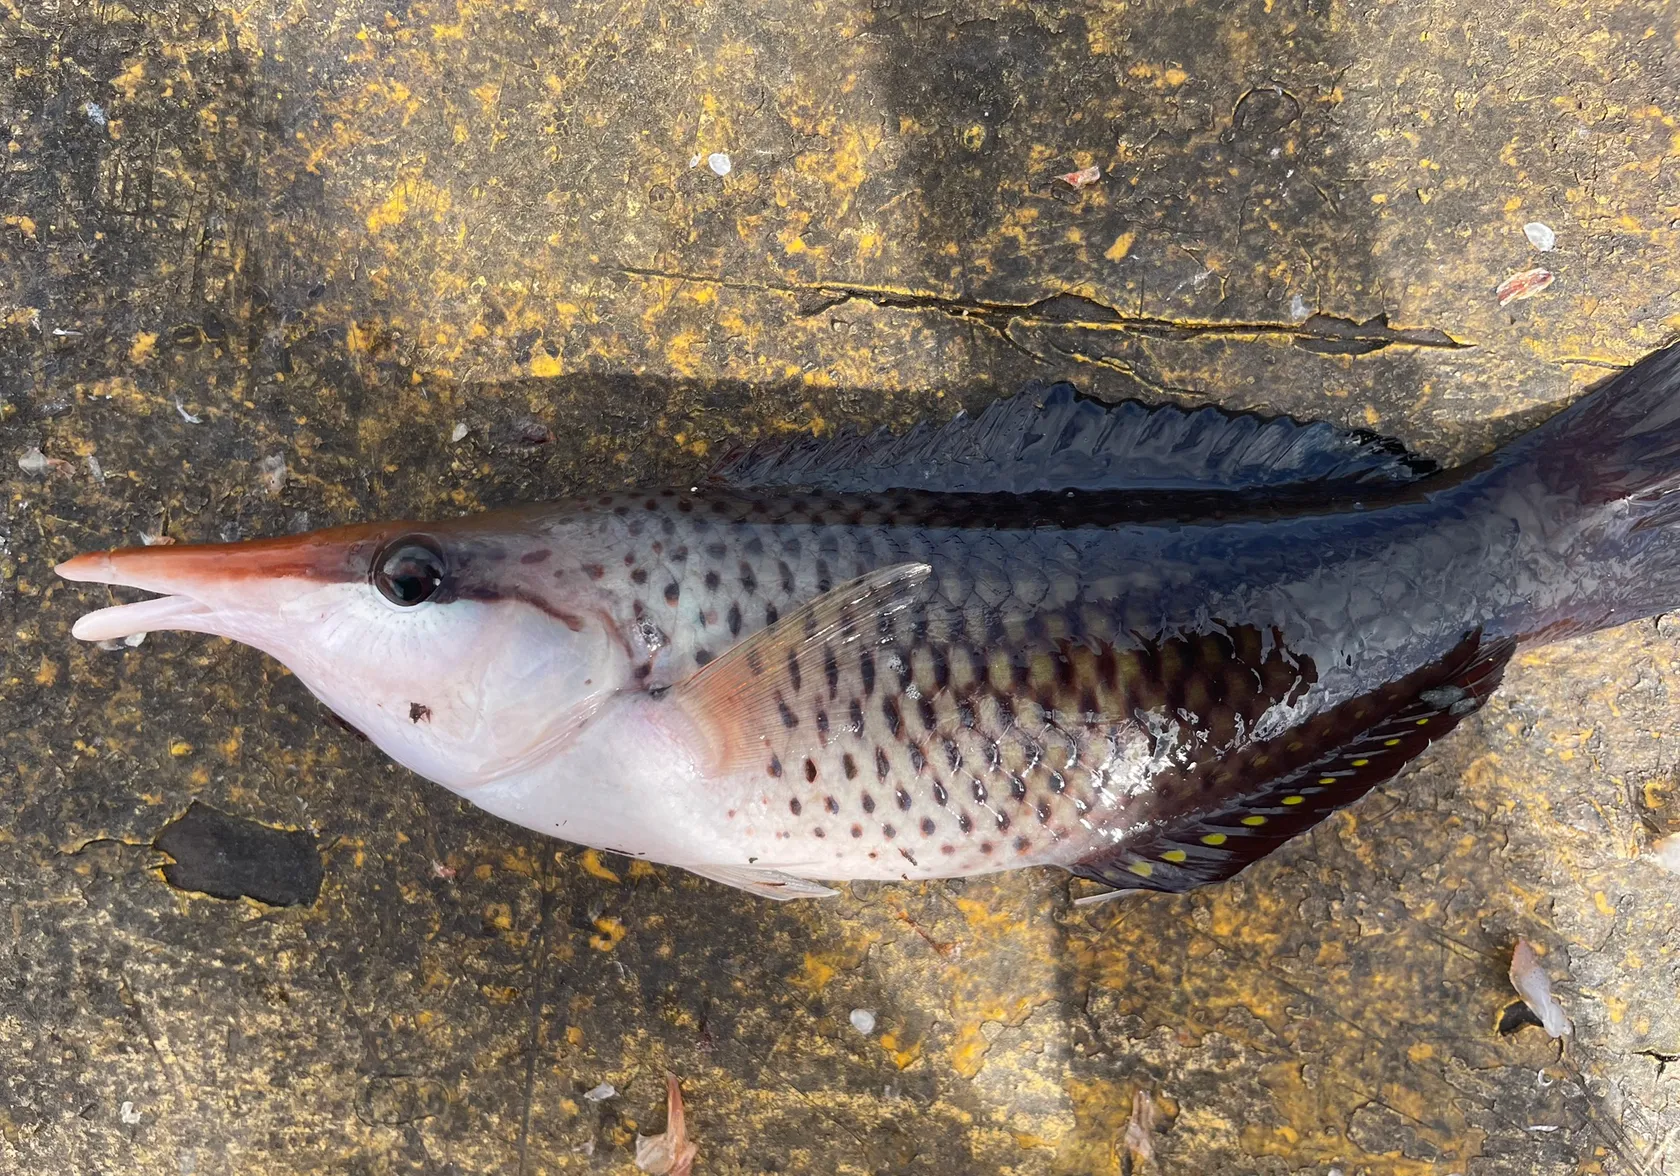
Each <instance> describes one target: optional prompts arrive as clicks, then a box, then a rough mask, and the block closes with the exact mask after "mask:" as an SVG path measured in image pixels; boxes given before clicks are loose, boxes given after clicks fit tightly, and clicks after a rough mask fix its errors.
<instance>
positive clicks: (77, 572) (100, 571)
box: [53, 551, 111, 584]
mask: <svg viewBox="0 0 1680 1176" xmlns="http://www.w3.org/2000/svg"><path fill="white" fill-rule="evenodd" d="M53 571H55V572H57V573H58V574H59V575H60V576H62V577H64V579H66V580H76V581H80V582H84V583H88V582H91V583H95V584H99V583H105V582H107V581H109V580H110V578H111V553H110V552H109V551H89V552H86V553H84V554H82V555H78V556H74V557H72V558H70V559H67V560H65V561H64V562H63V563H61V564H59V565H57V566H56V567H54V568H53Z"/></svg>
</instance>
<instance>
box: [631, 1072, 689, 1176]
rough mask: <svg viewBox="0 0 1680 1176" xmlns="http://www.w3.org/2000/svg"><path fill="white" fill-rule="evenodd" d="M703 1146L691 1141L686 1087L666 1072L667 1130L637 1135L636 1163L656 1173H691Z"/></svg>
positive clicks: (664, 1175)
mask: <svg viewBox="0 0 1680 1176" xmlns="http://www.w3.org/2000/svg"><path fill="white" fill-rule="evenodd" d="M699 1154H700V1149H699V1148H698V1147H696V1146H695V1145H694V1144H693V1143H691V1142H689V1138H688V1125H687V1124H686V1123H685V1122H684V1121H683V1100H682V1088H681V1087H680V1086H678V1085H677V1080H676V1078H675V1077H673V1076H672V1075H670V1074H667V1075H665V1131H664V1134H662V1135H638V1136H636V1167H638V1168H640V1169H641V1170H642V1171H644V1172H649V1173H652V1176H689V1173H690V1172H692V1171H693V1170H694V1157H695V1156H697V1155H699Z"/></svg>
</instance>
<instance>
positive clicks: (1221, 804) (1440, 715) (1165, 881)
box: [1070, 633, 1516, 899]
mask: <svg viewBox="0 0 1680 1176" xmlns="http://www.w3.org/2000/svg"><path fill="white" fill-rule="evenodd" d="M1515 648H1516V642H1515V640H1514V639H1509V638H1507V639H1502V640H1498V641H1491V642H1490V641H1484V640H1483V639H1482V637H1481V634H1480V633H1473V634H1471V635H1470V636H1469V637H1466V638H1465V639H1464V641H1462V642H1460V643H1459V645H1458V646H1457V647H1455V648H1454V649H1453V651H1452V652H1451V653H1449V654H1448V655H1447V656H1446V657H1445V658H1443V659H1441V660H1440V661H1438V662H1435V663H1433V664H1431V665H1427V666H1423V667H1421V668H1420V669H1418V670H1416V671H1414V672H1413V673H1411V674H1408V675H1407V676H1406V677H1404V678H1402V679H1400V680H1399V681H1398V682H1395V683H1393V684H1392V685H1390V686H1385V687H1382V688H1380V689H1378V690H1375V691H1372V692H1370V693H1368V694H1363V695H1360V696H1359V697H1357V698H1353V699H1350V700H1348V701H1347V702H1344V703H1342V704H1341V705H1340V706H1337V707H1334V708H1332V709H1331V710H1330V711H1328V712H1326V713H1324V714H1321V715H1316V716H1314V717H1313V718H1311V719H1309V720H1308V721H1307V722H1306V723H1304V724H1302V725H1301V726H1298V727H1295V728H1293V729H1291V730H1289V731H1286V732H1284V733H1283V734H1282V735H1279V736H1278V737H1276V738H1275V739H1271V740H1267V741H1265V742H1264V743H1257V744H1253V745H1250V746H1249V747H1246V748H1244V749H1243V750H1242V751H1241V752H1240V753H1238V754H1237V755H1235V756H1233V757H1230V758H1229V760H1228V761H1227V763H1225V764H1222V765H1221V768H1222V769H1226V770H1230V771H1233V772H1234V773H1235V774H1236V776H1237V779H1238V783H1237V784H1236V785H1235V786H1234V787H1229V788H1223V789H1221V792H1222V793H1223V798H1222V799H1218V800H1216V801H1215V802H1214V803H1212V804H1197V805H1196V806H1195V808H1194V809H1191V810H1187V811H1182V812H1179V813H1177V814H1175V815H1173V816H1171V817H1168V818H1167V819H1166V820H1164V821H1162V822H1161V824H1160V825H1159V826H1158V827H1156V828H1155V829H1153V830H1151V831H1150V832H1148V833H1146V834H1145V835H1143V836H1142V837H1139V838H1137V839H1135V840H1132V841H1129V842H1126V843H1125V844H1123V845H1121V846H1119V847H1117V848H1115V849H1112V850H1105V851H1104V852H1102V853H1101V854H1098V855H1094V856H1092V857H1089V858H1087V859H1085V860H1084V861H1081V862H1078V863H1076V864H1075V865H1073V866H1072V867H1070V869H1071V870H1072V872H1073V873H1074V874H1076V875H1078V876H1079V877H1082V878H1087V879H1090V880H1091V881H1093V882H1101V883H1103V884H1104V885H1107V886H1112V887H1115V888H1116V889H1117V890H1164V891H1171V892H1175V893H1177V892H1182V891H1186V890H1193V889H1195V888H1196V887H1198V886H1205V885H1207V884H1209V883H1212V882H1223V881H1225V880H1226V879H1228V878H1231V877H1233V876H1235V875H1236V874H1238V873H1240V872H1241V871H1242V870H1244V869H1245V868H1247V867H1248V866H1250V865H1252V864H1253V863H1254V862H1256V861H1259V860H1260V859H1261V858H1263V857H1265V856H1266V855H1267V854H1269V853H1271V852H1272V851H1273V850H1275V849H1277V848H1278V847H1279V846H1281V845H1283V844H1284V843H1285V842H1287V841H1289V840H1291V839H1292V838H1294V837H1296V836H1298V835H1300V834H1301V833H1304V832H1306V831H1307V830H1308V829H1310V828H1312V827H1313V826H1314V825H1317V824H1318V823H1319V822H1320V821H1322V820H1324V818H1325V817H1327V816H1329V815H1330V814H1331V813H1333V812H1335V811H1336V810H1337V809H1340V808H1345V807H1346V806H1347V805H1350V804H1352V803H1353V802H1354V801H1356V800H1358V799H1359V798H1360V797H1362V796H1364V795H1365V794H1366V793H1367V792H1369V791H1370V790H1371V789H1372V788H1375V787H1376V786H1377V785H1379V784H1381V783H1383V782H1385V781H1387V780H1391V779H1393V778H1394V776H1395V775H1397V774H1398V773H1399V772H1400V770H1401V769H1402V768H1404V767H1405V766H1406V765H1407V764H1408V763H1410V762H1411V761H1412V760H1413V759H1415V758H1416V757H1417V756H1418V755H1419V754H1421V753H1422V752H1423V751H1424V749H1426V748H1427V747H1428V746H1429V745H1430V744H1431V743H1433V742H1435V740H1437V739H1439V738H1441V737H1442V736H1443V735H1445V734H1447V732H1449V731H1451V730H1452V729H1453V728H1454V727H1456V726H1457V725H1458V724H1459V723H1460V722H1461V721H1462V720H1463V719H1464V718H1465V716H1467V715H1470V714H1472V713H1474V712H1475V711H1477V710H1479V709H1480V708H1481V706H1482V704H1483V703H1484V702H1486V701H1487V699H1488V696H1489V695H1491V694H1492V693H1493V692H1494V690H1495V689H1496V688H1497V687H1498V686H1499V682H1500V679H1501V677H1502V676H1503V674H1504V672H1505V666H1506V664H1507V663H1508V662H1509V661H1510V660H1511V654H1512V653H1513V651H1514V650H1515ZM1103 897H1106V896H1104V895H1094V896H1092V898H1093V899H1100V898H1103Z"/></svg>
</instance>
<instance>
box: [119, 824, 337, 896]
mask: <svg viewBox="0 0 1680 1176" xmlns="http://www.w3.org/2000/svg"><path fill="white" fill-rule="evenodd" d="M152 846H153V848H155V849H157V850H159V851H160V852H162V853H166V854H168V855H169V856H170V858H171V859H172V860H171V861H170V862H169V863H168V864H167V865H165V866H164V867H163V880H164V881H165V882H168V883H169V884H170V885H171V886H173V887H175V888H176V889H177V890H194V891H198V892H200V893H203V894H208V895H209V896H210V897H212V898H254V899H256V900H257V901H258V902H262V903H267V904H268V905H269V906H282V907H285V906H300V905H301V906H308V905H309V904H311V903H313V902H314V901H315V899H316V897H317V896H318V895H319V894H320V893H321V878H322V874H323V871H322V866H321V853H320V850H319V849H318V848H317V845H316V839H315V835H314V834H313V833H310V832H308V831H306V830H302V829H298V830H287V829H274V828H270V827H269V826H267V825H264V824H260V823H259V822H257V821H252V820H248V819H246V818H243V817H236V816H231V815H229V814H228V813H224V812H222V811H221V810H220V809H216V808H212V807H211V806H210V805H207V804H200V803H199V802H197V801H194V802H193V803H192V805H191V806H190V807H189V808H188V809H187V811H186V812H184V813H182V814H181V815H180V816H179V817H177V818H176V819H175V820H173V821H171V822H169V824H167V825H165V826H164V827H163V828H162V829H161V830H159V832H158V835H157V837H156V839H155V840H153V842H152Z"/></svg>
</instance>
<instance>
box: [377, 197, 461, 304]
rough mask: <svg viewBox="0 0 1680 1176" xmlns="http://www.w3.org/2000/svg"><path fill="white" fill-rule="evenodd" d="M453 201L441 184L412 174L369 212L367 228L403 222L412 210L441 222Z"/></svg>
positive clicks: (379, 230)
mask: <svg viewBox="0 0 1680 1176" xmlns="http://www.w3.org/2000/svg"><path fill="white" fill-rule="evenodd" d="M453 204H454V200H453V198H452V197H451V196H450V194H449V190H448V189H447V188H440V187H438V186H437V185H436V184H433V183H431V182H430V181H428V180H426V179H423V178H422V177H420V176H418V175H411V176H408V177H406V178H404V179H401V180H399V181H397V183H396V184H395V185H394V186H393V187H392V188H391V190H390V191H389V192H388V193H387V194H386V196H385V199H384V200H382V201H381V202H380V203H379V204H378V205H377V206H376V207H375V208H374V209H373V211H371V212H369V213H368V214H367V218H366V221H365V223H366V225H367V231H368V232H369V233H374V234H378V233H379V232H381V231H383V230H385V229H388V228H390V227H392V226H393V225H398V224H401V223H402V222H403V221H404V220H406V219H407V218H408V215H409V213H410V212H414V213H416V214H420V215H426V216H430V218H431V219H432V221H433V222H434V223H439V224H441V223H442V221H443V218H444V216H445V215H447V214H448V212H449V210H450V208H451V207H452V206H453ZM437 329H439V330H441V329H443V328H441V327H439V328H437Z"/></svg>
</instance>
